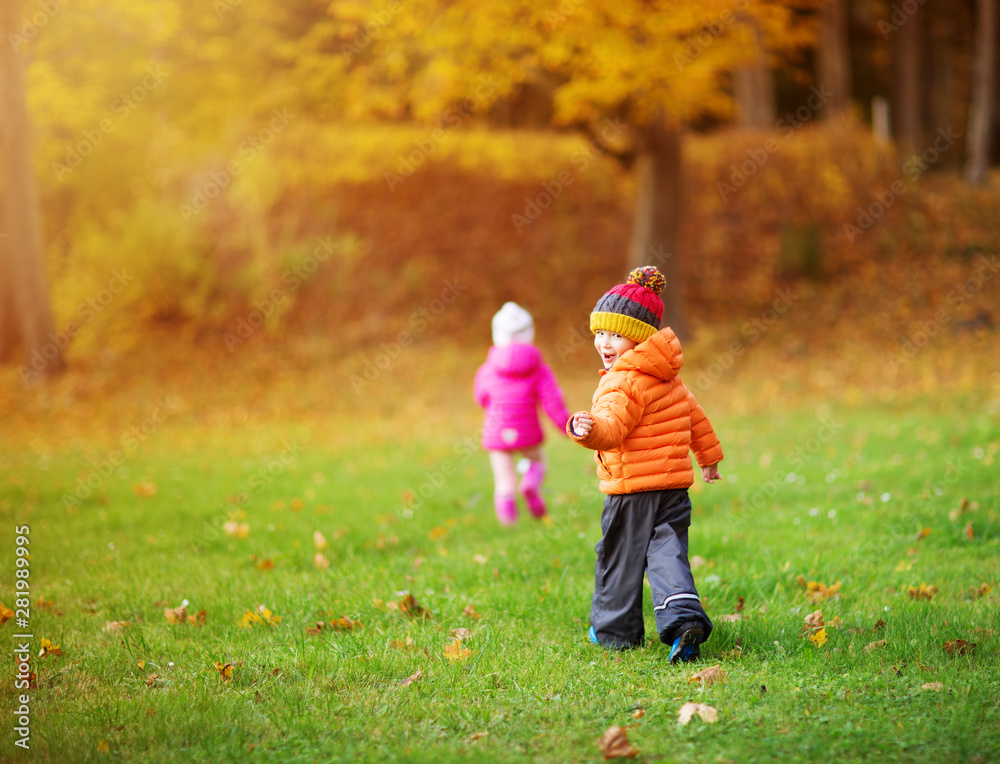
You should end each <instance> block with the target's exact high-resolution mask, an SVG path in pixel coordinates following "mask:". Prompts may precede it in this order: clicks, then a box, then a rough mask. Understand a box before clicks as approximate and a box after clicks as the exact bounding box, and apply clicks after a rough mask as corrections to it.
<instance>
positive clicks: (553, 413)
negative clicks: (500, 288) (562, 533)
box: [474, 302, 569, 525]
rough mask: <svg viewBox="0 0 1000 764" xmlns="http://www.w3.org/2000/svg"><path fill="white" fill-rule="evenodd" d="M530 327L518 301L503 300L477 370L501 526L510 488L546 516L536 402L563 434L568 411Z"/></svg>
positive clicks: (513, 512) (512, 505)
mask: <svg viewBox="0 0 1000 764" xmlns="http://www.w3.org/2000/svg"><path fill="white" fill-rule="evenodd" d="M534 337H535V325H534V322H533V321H532V318H531V314H530V313H528V311H526V310H525V309H524V308H522V307H521V306H520V305H517V304H516V303H513V302H508V303H506V304H505V305H504V306H503V307H502V308H501V309H500V311H499V312H498V313H497V314H496V315H495V316H493V347H491V348H490V352H489V356H488V357H487V359H486V363H484V364H483V365H482V366H480V367H479V371H478V372H476V381H475V387H474V395H475V398H476V403H478V404H479V405H480V406H482V407H483V408H484V409H486V421H485V424H484V426H483V441H482V443H483V448H484V449H485V450H486V451H487V452H488V453H489V455H490V465H491V466H492V468H493V483H494V489H493V500H494V506H495V507H496V513H497V519H498V520H499V521H500V523H501V524H502V525H511V524H513V523H514V522H515V521H516V520H517V502H516V498H515V490H517V491H520V493H521V495H522V496H524V501H525V503H526V504H527V505H528V510H529V511H530V512H531V514H532V515H534V516H535V517H544V516H545V511H546V510H545V502H544V501H543V500H542V495H541V488H542V481H543V480H544V479H545V455H544V454H543V452H542V440H543V439H544V436H543V435H542V428H541V425H540V424H539V421H538V404H539V403H540V404H541V405H542V408H543V409H544V410H545V413H546V414H547V415H548V417H549V419H551V420H552V423H553V424H554V425H555V426H556V429H557V430H558V431H559V432H564V431H565V428H566V423H567V422H568V421H569V411H568V410H567V409H566V404H565V402H564V401H563V395H562V391H561V390H560V389H559V385H558V383H557V382H556V377H555V374H553V373H552V369H550V368H549V367H548V365H547V364H546V363H545V361H544V360H542V354H541V352H540V351H539V350H538V348H536V347H535V346H534V345H533V344H531V343H532V341H533V340H534ZM517 453H521V454H522V455H523V456H524V457H525V458H524V459H523V460H522V462H521V466H523V467H524V469H522V470H520V471H522V472H523V477H522V478H521V484H520V485H517V471H518V470H516V469H515V463H514V456H515V454H517Z"/></svg>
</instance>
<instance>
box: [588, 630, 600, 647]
mask: <svg viewBox="0 0 1000 764" xmlns="http://www.w3.org/2000/svg"><path fill="white" fill-rule="evenodd" d="M588 636H589V637H590V641H591V642H593V643H594V644H595V645H599V644H600V642H598V641H597V632H596V631H594V627H593V626H591V627H590V632H589V633H588Z"/></svg>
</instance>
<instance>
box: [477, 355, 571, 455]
mask: <svg viewBox="0 0 1000 764" xmlns="http://www.w3.org/2000/svg"><path fill="white" fill-rule="evenodd" d="M473 395H474V396H475V398H476V403H478V404H479V405H480V406H482V407H483V408H485V409H486V422H485V424H484V426H483V448H485V449H487V450H488V451H512V450H516V449H522V448H530V447H531V446H537V445H538V444H539V443H541V442H542V440H543V439H544V436H543V435H542V427H541V424H540V423H539V421H538V404H539V403H541V404H542V408H543V409H544V410H545V413H546V415H548V417H549V419H551V420H552V423H553V424H554V425H555V426H556V429H557V430H559V432H564V430H565V427H566V423H567V422H568V421H569V411H568V410H567V408H566V403H565V402H564V401H563V395H562V391H561V390H560V389H559V384H558V383H557V382H556V375H555V374H553V373H552V369H550V368H549V367H548V365H547V364H546V363H545V361H543V360H542V353H541V351H539V349H538V348H536V347H535V346H534V345H529V344H526V343H520V342H516V343H514V344H512V345H506V346H505V347H497V346H493V347H491V348H490V353H489V356H488V357H487V358H486V363H484V364H483V365H482V366H480V367H479V371H477V372H476V382H475V386H474V389H473Z"/></svg>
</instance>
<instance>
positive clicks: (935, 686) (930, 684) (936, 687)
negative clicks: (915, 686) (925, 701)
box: [920, 682, 944, 692]
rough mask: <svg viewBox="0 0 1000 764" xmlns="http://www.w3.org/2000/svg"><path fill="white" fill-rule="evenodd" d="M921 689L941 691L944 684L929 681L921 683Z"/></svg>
mask: <svg viewBox="0 0 1000 764" xmlns="http://www.w3.org/2000/svg"><path fill="white" fill-rule="evenodd" d="M920 689H921V690H934V692H941V690H943V689H944V685H943V684H941V683H940V682H928V683H927V684H922V685H920Z"/></svg>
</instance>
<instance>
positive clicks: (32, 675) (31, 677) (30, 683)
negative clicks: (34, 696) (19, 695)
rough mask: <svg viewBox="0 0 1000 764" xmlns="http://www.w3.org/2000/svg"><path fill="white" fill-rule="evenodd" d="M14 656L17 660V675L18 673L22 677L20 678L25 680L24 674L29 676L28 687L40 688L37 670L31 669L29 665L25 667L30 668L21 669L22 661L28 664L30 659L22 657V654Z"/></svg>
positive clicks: (31, 688) (30, 688)
mask: <svg viewBox="0 0 1000 764" xmlns="http://www.w3.org/2000/svg"><path fill="white" fill-rule="evenodd" d="M14 658H15V659H16V660H17V675H18V677H20V679H21V680H23V678H24V676H25V675H27V677H28V689H29V690H36V689H38V684H37V683H36V681H35V680H36V679H37V678H38V677H37V675H36V674H35V672H34V671H31V670H30V668H29V667H28V666H27V665H26V666H25V668H26V669H28V670H27V671H21V664H22V663H24V664H27V663H28V662H29V661H28V659H27V658H22V657H21V656H20V655H15V656H14ZM19 689H23V688H19Z"/></svg>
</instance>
